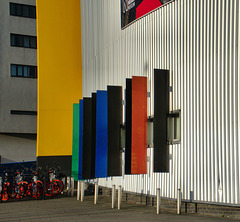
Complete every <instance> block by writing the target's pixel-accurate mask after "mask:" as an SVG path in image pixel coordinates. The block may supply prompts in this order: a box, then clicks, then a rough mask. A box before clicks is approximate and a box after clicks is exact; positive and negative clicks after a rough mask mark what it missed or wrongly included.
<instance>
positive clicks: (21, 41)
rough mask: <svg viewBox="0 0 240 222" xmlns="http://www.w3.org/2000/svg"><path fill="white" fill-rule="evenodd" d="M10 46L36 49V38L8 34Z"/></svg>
mask: <svg viewBox="0 0 240 222" xmlns="http://www.w3.org/2000/svg"><path fill="white" fill-rule="evenodd" d="M10 42H11V46H15V47H23V48H32V49H36V48H37V37H36V36H29V35H19V34H10Z"/></svg>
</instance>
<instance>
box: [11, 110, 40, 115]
mask: <svg viewBox="0 0 240 222" xmlns="http://www.w3.org/2000/svg"><path fill="white" fill-rule="evenodd" d="M10 113H11V114H13V115H31V116H32V115H33V116H36V115H37V111H23V110H11V112H10Z"/></svg>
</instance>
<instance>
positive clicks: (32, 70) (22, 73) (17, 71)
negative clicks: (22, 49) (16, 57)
mask: <svg viewBox="0 0 240 222" xmlns="http://www.w3.org/2000/svg"><path fill="white" fill-rule="evenodd" d="M11 76H12V77H25V78H34V79H35V78H37V66H27V65H17V64H11Z"/></svg>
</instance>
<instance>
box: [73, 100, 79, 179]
mask: <svg viewBox="0 0 240 222" xmlns="http://www.w3.org/2000/svg"><path fill="white" fill-rule="evenodd" d="M78 158H79V104H73V139H72V177H74V180H78V163H79V161H78Z"/></svg>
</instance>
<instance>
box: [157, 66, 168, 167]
mask: <svg viewBox="0 0 240 222" xmlns="http://www.w3.org/2000/svg"><path fill="white" fill-rule="evenodd" d="M168 113H169V71H168V70H159V69H155V70H154V120H153V122H154V136H153V138H154V139H153V141H154V142H153V143H154V172H169V147H168V145H167V115H168Z"/></svg>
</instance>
